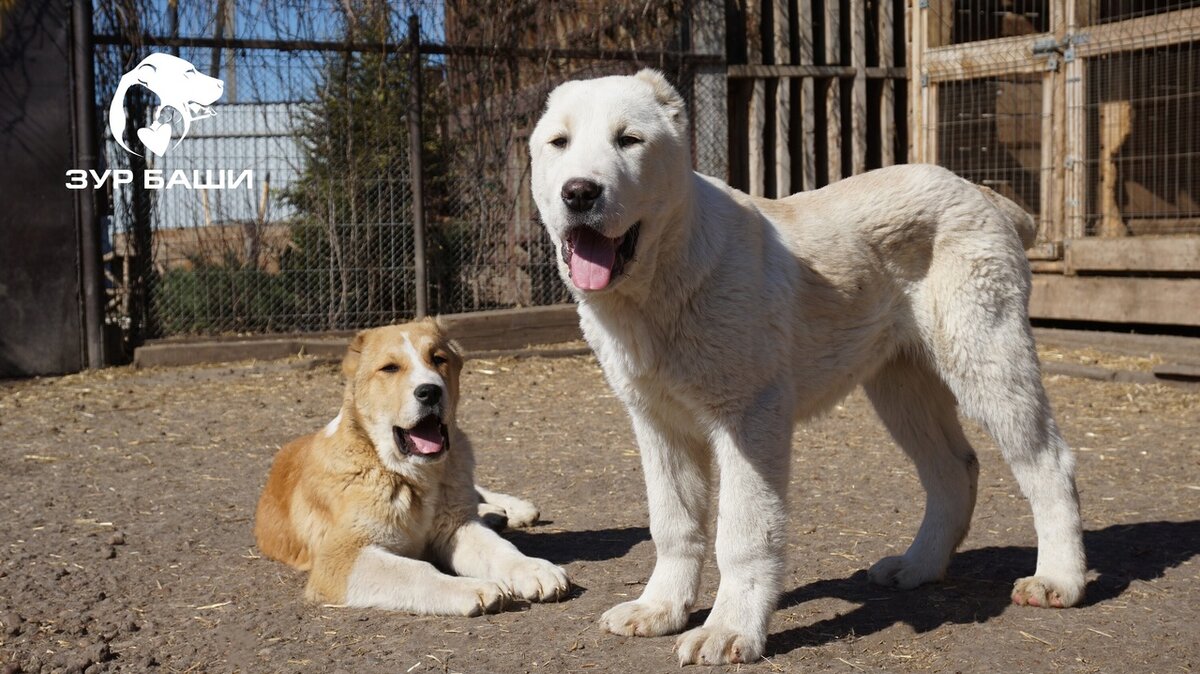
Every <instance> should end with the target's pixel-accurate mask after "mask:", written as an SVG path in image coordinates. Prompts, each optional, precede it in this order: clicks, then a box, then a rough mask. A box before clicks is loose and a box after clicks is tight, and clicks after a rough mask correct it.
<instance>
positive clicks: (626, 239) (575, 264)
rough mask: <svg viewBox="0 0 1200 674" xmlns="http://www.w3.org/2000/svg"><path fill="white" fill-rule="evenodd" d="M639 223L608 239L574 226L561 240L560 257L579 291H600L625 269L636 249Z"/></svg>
mask: <svg viewBox="0 0 1200 674" xmlns="http://www.w3.org/2000/svg"><path fill="white" fill-rule="evenodd" d="M641 226H642V223H640V222H638V223H635V224H634V225H633V227H630V228H629V231H627V232H625V234H624V235H623V236H620V237H617V238H615V239H610V238H608V237H607V236H604V235H602V234H600V232H597V231H596V230H594V229H592V228H591V227H586V226H584V227H574V228H572V229H571V230H570V231H568V232H567V236H566V238H565V239H564V241H563V249H562V256H563V261H564V262H566V263H567V268H568V269H569V270H570V271H571V283H574V284H575V287H576V288H579V289H580V290H604V289H605V288H607V287H608V286H609V284H611V283H612V282H613V279H615V278H617V277H619V276H620V275H621V272H622V271H624V270H625V265H626V264H627V263H628V262H629V261H630V260H632V259H633V254H634V252H635V251H636V250H637V241H638V232H639V231H640V230H641Z"/></svg>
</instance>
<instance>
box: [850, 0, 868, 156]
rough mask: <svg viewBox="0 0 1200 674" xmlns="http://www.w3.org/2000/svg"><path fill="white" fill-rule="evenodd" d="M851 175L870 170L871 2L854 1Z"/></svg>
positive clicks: (851, 60)
mask: <svg viewBox="0 0 1200 674" xmlns="http://www.w3.org/2000/svg"><path fill="white" fill-rule="evenodd" d="M849 18H850V65H851V66H853V67H854V82H853V84H852V87H851V89H850V160H851V161H850V164H851V165H850V172H851V174H853V175H857V174H859V173H862V172H864V171H866V170H867V73H866V67H867V3H866V0H850V17H849Z"/></svg>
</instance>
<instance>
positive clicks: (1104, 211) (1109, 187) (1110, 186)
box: [1096, 101, 1133, 237]
mask: <svg viewBox="0 0 1200 674" xmlns="http://www.w3.org/2000/svg"><path fill="white" fill-rule="evenodd" d="M1132 131H1133V103H1132V102H1130V101H1104V102H1102V103H1100V195H1099V196H1100V222H1099V223H1097V225H1096V236H1102V237H1117V236H1126V235H1127V234H1128V233H1129V232H1128V231H1127V230H1126V228H1125V221H1124V220H1123V219H1122V218H1121V204H1120V202H1119V201H1118V200H1117V196H1118V191H1119V190H1120V182H1119V175H1118V171H1117V160H1116V157H1117V153H1118V152H1120V151H1121V146H1122V145H1124V144H1125V141H1126V140H1128V139H1129V134H1130V133H1131V132H1132Z"/></svg>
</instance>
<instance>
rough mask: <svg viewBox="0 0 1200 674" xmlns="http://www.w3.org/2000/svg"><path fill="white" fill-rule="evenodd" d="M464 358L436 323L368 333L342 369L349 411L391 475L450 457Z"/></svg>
mask: <svg viewBox="0 0 1200 674" xmlns="http://www.w3.org/2000/svg"><path fill="white" fill-rule="evenodd" d="M462 365H463V361H462V356H460V355H459V353H458V351H457V350H456V349H455V348H454V346H453V345H452V344H451V342H450V340H449V339H448V338H447V337H446V335H445V333H444V332H443V331H442V329H441V327H440V326H439V325H438V324H437V322H436V321H434V320H432V319H425V320H423V321H417V322H413V323H405V324H403V325H390V326H387V327H382V328H374V329H371V330H364V331H362V332H360V333H358V334H357V335H356V336H355V337H354V341H353V342H351V344H350V350H349V351H348V352H347V353H346V358H345V360H343V361H342V374H344V375H345V377H346V400H345V402H344V404H343V410H344V411H348V412H350V413H351V414H353V417H354V420H355V422H356V423H357V425H358V426H359V427H360V428H362V429H363V431H364V432H365V433H366V434H367V437H368V438H370V440H371V444H373V445H374V446H375V451H376V453H378V454H379V459H380V460H381V461H382V462H383V464H384V466H386V467H387V468H388V469H389V470H393V471H396V472H403V471H405V470H406V468H407V467H409V466H412V465H413V464H414V463H432V462H435V461H437V460H439V459H441V458H442V457H444V456H445V455H446V452H447V451H449V450H450V429H451V428H452V427H453V425H454V413H455V407H456V406H457V404H458V377H459V374H460V373H461V372H462Z"/></svg>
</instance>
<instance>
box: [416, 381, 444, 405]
mask: <svg viewBox="0 0 1200 674" xmlns="http://www.w3.org/2000/svg"><path fill="white" fill-rule="evenodd" d="M413 397H415V398H416V399H417V402H420V403H423V404H425V405H436V404H438V401H439V400H441V399H442V387H441V386H438V385H437V384H421V385H420V386H418V387H417V389H416V390H415V391H413Z"/></svg>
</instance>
